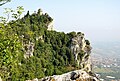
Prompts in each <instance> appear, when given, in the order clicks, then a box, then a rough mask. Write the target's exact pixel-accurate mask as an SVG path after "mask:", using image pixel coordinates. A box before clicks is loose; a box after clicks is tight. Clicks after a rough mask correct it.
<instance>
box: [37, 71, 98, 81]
mask: <svg viewBox="0 0 120 81" xmlns="http://www.w3.org/2000/svg"><path fill="white" fill-rule="evenodd" d="M39 81H99V80H98V78H97V77H96V76H95V75H94V76H93V75H90V73H87V72H86V71H83V70H76V71H71V72H68V73H65V74H62V75H53V76H48V77H45V78H42V79H40V80H39Z"/></svg>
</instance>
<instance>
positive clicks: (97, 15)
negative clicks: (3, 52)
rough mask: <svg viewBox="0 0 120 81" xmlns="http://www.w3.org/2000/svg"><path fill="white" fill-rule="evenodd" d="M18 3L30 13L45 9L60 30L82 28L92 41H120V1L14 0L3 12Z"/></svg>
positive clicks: (78, 29)
mask: <svg viewBox="0 0 120 81" xmlns="http://www.w3.org/2000/svg"><path fill="white" fill-rule="evenodd" d="M17 6H23V7H24V8H25V10H26V11H27V10H29V11H30V12H34V11H36V10H37V9H39V8H41V9H42V10H43V12H47V13H48V14H49V15H50V16H51V17H53V18H54V28H55V30H57V31H64V32H70V31H81V32H84V33H85V35H86V37H87V38H88V39H89V40H90V41H120V0H12V2H10V3H7V4H5V5H3V6H1V7H0V11H1V12H2V11H3V8H6V7H9V8H16V7H17ZM0 15H2V13H0Z"/></svg>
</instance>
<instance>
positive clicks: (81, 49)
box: [39, 32, 99, 81]
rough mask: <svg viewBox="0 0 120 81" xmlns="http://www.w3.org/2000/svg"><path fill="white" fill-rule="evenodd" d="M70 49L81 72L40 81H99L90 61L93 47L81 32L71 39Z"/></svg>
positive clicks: (49, 77) (54, 76) (76, 71)
mask: <svg viewBox="0 0 120 81" xmlns="http://www.w3.org/2000/svg"><path fill="white" fill-rule="evenodd" d="M70 49H71V52H72V54H73V55H74V60H75V64H76V65H77V68H78V69H79V70H75V71H71V72H68V73H64V74H62V75H53V76H48V77H45V78H42V79H40V80H39V81H99V79H98V78H97V76H96V75H95V74H94V73H92V65H91V61H90V53H91V49H92V48H91V46H90V42H89V41H88V40H86V39H85V37H84V34H83V33H81V32H78V33H76V35H75V36H74V37H73V38H72V39H71V45H70Z"/></svg>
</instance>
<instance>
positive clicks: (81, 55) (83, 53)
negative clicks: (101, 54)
mask: <svg viewBox="0 0 120 81" xmlns="http://www.w3.org/2000/svg"><path fill="white" fill-rule="evenodd" d="M70 48H71V51H72V53H73V55H74V59H75V63H76V64H77V67H79V68H80V69H84V70H86V71H88V72H89V71H91V62H90V53H91V46H90V43H89V41H88V40H86V39H85V37H84V34H83V33H81V32H78V33H77V34H76V35H75V37H73V38H72V42H71V46H70Z"/></svg>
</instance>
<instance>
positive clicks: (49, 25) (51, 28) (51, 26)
mask: <svg viewBox="0 0 120 81" xmlns="http://www.w3.org/2000/svg"><path fill="white" fill-rule="evenodd" d="M53 25H54V22H53V21H52V22H50V23H49V24H48V25H47V30H48V31H51V30H53Z"/></svg>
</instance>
